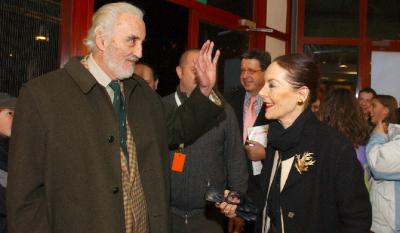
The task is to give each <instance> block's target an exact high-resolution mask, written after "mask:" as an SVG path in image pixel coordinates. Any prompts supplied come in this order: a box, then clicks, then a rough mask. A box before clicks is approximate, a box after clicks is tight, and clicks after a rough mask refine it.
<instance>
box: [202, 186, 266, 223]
mask: <svg viewBox="0 0 400 233" xmlns="http://www.w3.org/2000/svg"><path fill="white" fill-rule="evenodd" d="M235 198H237V199H238V200H239V203H237V202H232V201H231V200H233V199H235ZM205 199H206V200H207V201H210V202H214V203H222V202H226V203H228V204H233V205H237V207H236V211H235V212H236V214H237V215H238V216H240V217H241V218H243V219H244V220H246V221H254V220H256V218H257V216H258V209H257V207H256V206H255V204H254V203H253V202H252V201H251V200H250V198H249V197H246V196H245V195H243V194H241V193H240V192H236V191H230V192H229V194H228V196H227V197H226V198H225V197H224V195H223V193H222V192H220V191H218V190H217V189H215V188H208V189H207V191H206V194H205Z"/></svg>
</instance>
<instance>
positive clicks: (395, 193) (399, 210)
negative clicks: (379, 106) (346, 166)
mask: <svg viewBox="0 0 400 233" xmlns="http://www.w3.org/2000/svg"><path fill="white" fill-rule="evenodd" d="M367 160H368V165H369V168H370V170H371V173H372V179H371V191H370V198H371V203H372V227H371V231H373V232H375V233H381V232H382V233H393V232H400V137H399V138H395V139H394V140H392V141H388V138H387V136H386V135H384V134H379V133H373V134H372V135H371V137H370V139H369V142H368V145H367Z"/></svg>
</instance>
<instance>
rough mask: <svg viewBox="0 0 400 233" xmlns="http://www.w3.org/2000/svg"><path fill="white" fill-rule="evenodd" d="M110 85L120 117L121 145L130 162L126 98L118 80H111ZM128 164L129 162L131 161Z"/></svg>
mask: <svg viewBox="0 0 400 233" xmlns="http://www.w3.org/2000/svg"><path fill="white" fill-rule="evenodd" d="M109 86H110V87H111V89H113V91H114V101H113V107H114V110H115V113H116V114H117V117H118V128H119V145H120V147H121V149H122V151H123V152H124V156H125V158H126V161H127V162H128V161H129V159H128V148H127V146H126V114H125V106H124V99H123V96H122V92H121V87H120V86H119V84H118V81H116V80H114V81H111V83H110V84H109ZM127 164H129V162H128V163H127Z"/></svg>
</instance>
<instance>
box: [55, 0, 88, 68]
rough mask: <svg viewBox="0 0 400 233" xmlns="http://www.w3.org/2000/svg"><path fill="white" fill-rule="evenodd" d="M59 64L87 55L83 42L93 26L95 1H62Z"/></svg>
mask: <svg viewBox="0 0 400 233" xmlns="http://www.w3.org/2000/svg"><path fill="white" fill-rule="evenodd" d="M61 3H62V4H61V24H60V31H59V49H58V64H59V66H63V65H64V64H65V63H66V62H67V61H68V59H69V58H70V57H73V56H77V55H80V56H82V55H85V54H86V53H87V50H86V47H85V46H84V44H83V40H84V38H85V37H86V34H87V31H88V30H89V27H90V25H91V21H92V16H93V8H94V0H61Z"/></svg>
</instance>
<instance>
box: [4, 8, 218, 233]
mask: <svg viewBox="0 0 400 233" xmlns="http://www.w3.org/2000/svg"><path fill="white" fill-rule="evenodd" d="M145 36H146V31H145V23H144V21H143V13H142V12H141V11H140V10H139V9H138V8H136V7H135V6H133V5H131V4H129V3H111V4H107V5H104V6H103V7H101V8H100V9H99V10H98V11H97V12H96V13H95V14H94V16H93V22H92V26H91V28H90V30H89V32H88V36H87V38H86V40H85V44H86V46H87V47H88V49H89V51H90V54H89V55H87V56H85V57H75V58H72V59H71V60H70V61H69V62H68V63H67V64H66V65H65V67H64V68H62V69H59V70H56V71H53V72H50V73H48V74H45V75H43V76H42V77H39V78H36V79H34V80H31V81H29V82H28V83H27V84H26V85H25V86H24V87H23V88H22V90H21V92H20V96H19V100H18V103H17V111H16V114H15V119H14V127H13V138H12V141H11V146H10V162H9V166H10V167H9V181H8V182H9V183H8V196H7V205H8V206H7V208H8V213H9V215H8V217H9V232H10V233H25V232H29V233H45V232H46V233H65V232H70V233H72V232H85V233H88V232H96V233H110V232H118V233H133V232H135V233H147V232H152V233H167V232H169V231H170V214H169V203H168V202H169V169H170V168H169V161H168V144H169V143H173V144H177V143H178V144H179V143H191V142H193V141H194V140H195V139H196V138H197V137H199V136H200V135H202V134H203V133H204V132H206V131H207V130H208V127H207V126H208V125H210V124H209V123H210V122H212V121H213V120H214V119H217V118H218V117H219V116H220V114H222V112H223V108H222V107H221V102H220V101H218V100H219V99H218V98H213V100H214V101H210V99H209V95H211V94H213V92H212V88H213V86H214V84H215V80H216V64H217V61H218V57H219V51H217V52H216V54H215V56H214V57H212V51H213V47H214V44H213V43H212V42H210V41H207V42H206V43H205V44H204V45H203V47H202V49H201V51H200V55H199V57H198V59H197V60H196V62H195V63H196V64H195V72H196V78H197V80H198V83H199V85H198V87H197V88H196V89H195V90H194V91H193V93H192V94H191V96H190V98H189V99H188V101H187V102H186V103H185V104H184V105H182V106H181V107H180V108H179V109H178V110H176V111H175V110H171V108H169V106H166V105H164V104H163V103H162V101H161V98H160V97H159V96H158V95H157V94H156V93H155V92H153V91H152V90H151V89H150V88H149V87H148V85H147V84H146V82H145V81H144V80H142V79H140V78H135V77H134V78H131V76H132V73H133V67H134V64H135V63H136V62H137V61H138V59H140V58H141V57H142V43H143V41H144V39H145ZM167 139H168V140H167Z"/></svg>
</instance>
